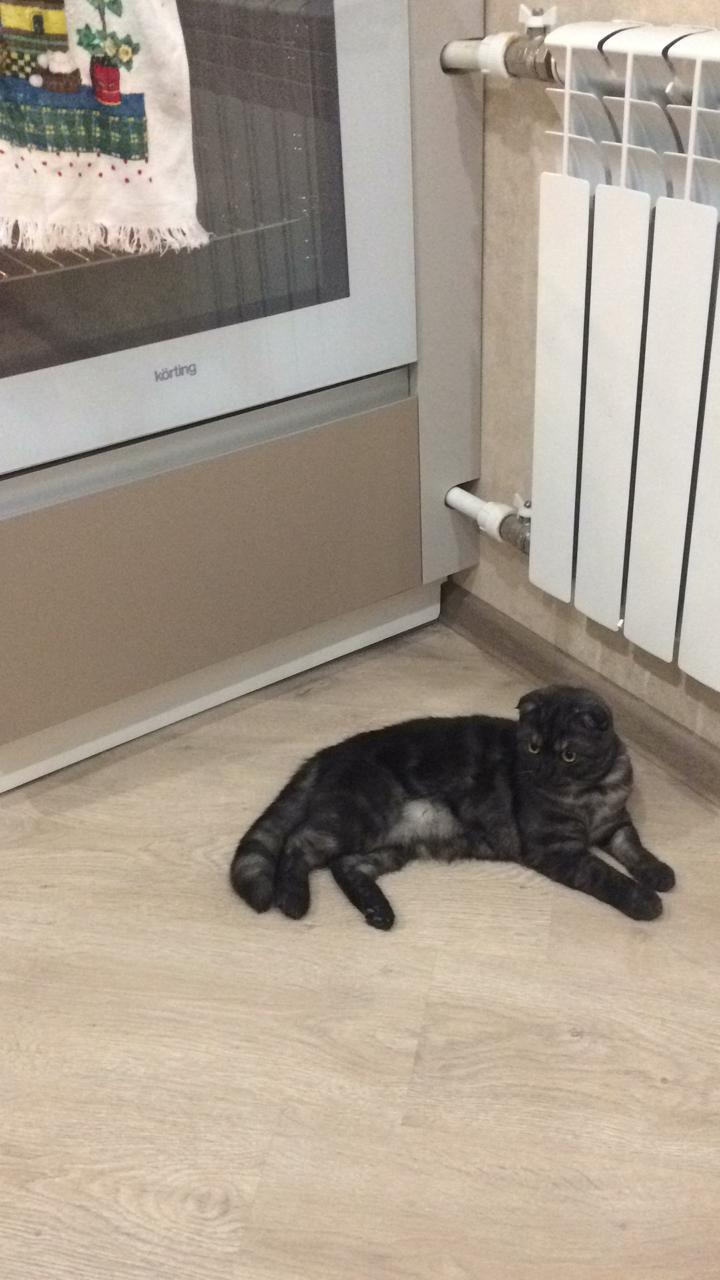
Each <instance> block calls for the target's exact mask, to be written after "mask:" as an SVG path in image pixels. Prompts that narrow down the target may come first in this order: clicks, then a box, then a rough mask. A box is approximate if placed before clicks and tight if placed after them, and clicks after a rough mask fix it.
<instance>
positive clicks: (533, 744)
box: [528, 742, 540, 756]
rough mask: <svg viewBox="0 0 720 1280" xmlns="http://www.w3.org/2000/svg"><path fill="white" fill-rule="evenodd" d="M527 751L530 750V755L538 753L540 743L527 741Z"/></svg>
mask: <svg viewBox="0 0 720 1280" xmlns="http://www.w3.org/2000/svg"><path fill="white" fill-rule="evenodd" d="M528 751H529V752H530V755H531V756H536V755H538V754H539V752H540V743H539V742H528Z"/></svg>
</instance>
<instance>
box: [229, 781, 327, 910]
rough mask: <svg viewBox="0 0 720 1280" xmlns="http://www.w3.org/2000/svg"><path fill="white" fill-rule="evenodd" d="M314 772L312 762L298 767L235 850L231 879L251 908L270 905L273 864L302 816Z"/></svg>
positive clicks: (235, 888)
mask: <svg viewBox="0 0 720 1280" xmlns="http://www.w3.org/2000/svg"><path fill="white" fill-rule="evenodd" d="M314 775H315V767H314V765H312V764H311V763H308V764H304V765H303V766H302V767H301V768H300V769H298V771H297V773H295V774H294V775H293V777H292V778H291V779H290V781H289V782H288V783H287V784H286V786H284V787H283V789H282V791H281V792H280V794H279V795H278V796H277V797H276V798H275V799H274V800H273V802H272V804H270V805H268V807H267V809H266V810H265V812H264V813H261V815H260V817H259V818H258V820H257V822H254V823H253V825H252V826H251V827H250V830H249V831H246V833H245V835H244V836H243V838H242V840H241V841H240V843H239V845H238V847H237V849H236V850H235V856H234V858H233V860H232V864H231V866H230V883H231V884H232V887H233V889H234V890H235V892H236V893H239V895H240V897H241V898H242V899H243V900H244V901H245V902H247V904H248V906H250V907H252V908H253V910H254V911H267V910H268V908H269V907H271V906H272V901H273V892H274V887H275V868H276V866H277V862H278V859H279V857H280V854H281V853H282V851H283V849H284V847H285V841H286V840H287V838H288V836H289V835H290V834H291V832H292V831H294V830H295V828H296V827H297V826H298V824H299V823H300V822H302V820H303V818H304V817H305V812H306V809H307V797H308V795H309V792H310V789H311V787H312V785H313V779H314Z"/></svg>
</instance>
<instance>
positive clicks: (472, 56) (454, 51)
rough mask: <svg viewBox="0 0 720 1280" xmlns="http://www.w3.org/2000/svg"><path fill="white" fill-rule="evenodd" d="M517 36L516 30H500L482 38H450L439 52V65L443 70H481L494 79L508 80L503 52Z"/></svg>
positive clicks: (508, 74) (508, 73) (508, 75)
mask: <svg viewBox="0 0 720 1280" xmlns="http://www.w3.org/2000/svg"><path fill="white" fill-rule="evenodd" d="M517 38H518V37H517V32H516V31H502V32H500V33H499V34H498V35H494V36H485V37H484V38H483V39H477V40H451V41H450V43H449V44H446V45H445V48H444V49H443V51H442V53H441V54H440V65H441V66H442V69H443V71H483V72H484V73H485V75H487V76H492V77H493V79H495V80H509V79H510V72H509V71H508V69H507V67H506V65H505V54H506V52H507V48H508V45H509V44H511V43H512V41H513V40H517Z"/></svg>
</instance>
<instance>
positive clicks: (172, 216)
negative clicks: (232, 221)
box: [0, 0, 208, 253]
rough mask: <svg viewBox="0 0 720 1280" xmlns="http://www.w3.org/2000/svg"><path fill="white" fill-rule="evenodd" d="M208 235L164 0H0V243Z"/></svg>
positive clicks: (166, 243) (175, 23)
mask: <svg viewBox="0 0 720 1280" xmlns="http://www.w3.org/2000/svg"><path fill="white" fill-rule="evenodd" d="M207 239H208V237H207V233H206V232H205V231H204V230H203V228H202V226H201V225H200V223H199V221H198V217H197V183H196V179H195V168H194V162H193V150H192V122H191V114H190V80H189V74H188V64H187V56H186V53H185V43H184V40H183V34H182V28H181V26H180V19H179V17H178V11H177V6H176V3H175V0H8V2H7V3H6V2H5V0H0V246H2V247H5V248H10V247H14V248H19V249H23V250H28V251H30V252H36V253H52V252H53V251H54V250H61V249H69V250H73V249H77V250H92V249H95V248H100V247H104V248H107V249H113V250H119V251H122V252H138V253H148V252H162V251H164V250H166V249H169V248H172V249H181V248H194V247H196V246H198V245H201V244H205V243H206V242H207Z"/></svg>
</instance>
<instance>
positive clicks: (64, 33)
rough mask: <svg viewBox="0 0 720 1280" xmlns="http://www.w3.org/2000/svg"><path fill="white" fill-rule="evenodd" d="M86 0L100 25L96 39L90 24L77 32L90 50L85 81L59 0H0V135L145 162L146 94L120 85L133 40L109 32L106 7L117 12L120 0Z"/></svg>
mask: <svg viewBox="0 0 720 1280" xmlns="http://www.w3.org/2000/svg"><path fill="white" fill-rule="evenodd" d="M90 3H91V4H92V7H93V8H94V9H95V10H96V11H98V12H99V14H100V18H101V22H102V27H101V28H100V29H99V30H98V31H97V37H98V39H97V40H95V42H94V45H91V44H89V43H88V42H87V40H86V34H87V33H90V35H91V37H92V36H94V34H95V33H93V32H91V29H90V28H89V27H86V28H84V29H83V30H82V31H80V32H78V36H79V37H80V39H79V41H78V43H80V44H81V45H82V47H84V48H86V49H88V51H91V52H92V57H91V62H90V73H91V84H83V82H82V79H81V75H80V70H79V68H78V66H77V63H76V59H75V55H74V52H73V50H72V49H71V48H70V42H69V38H68V29H67V21H66V15H65V3H64V0H11V2H9V3H6V2H5V0H0V139H4V140H5V141H7V142H9V143H11V144H12V145H13V146H16V147H20V148H29V149H35V150H39V151H53V152H63V151H70V152H75V153H76V154H77V153H80V152H94V153H100V154H103V155H107V156H114V157H117V158H118V159H121V160H125V161H128V160H147V159H148V137H147V118H146V113H145V96H144V94H142V93H126V94H121V93H120V87H119V86H120V70H119V68H120V67H121V66H123V65H124V66H125V67H126V68H128V69H131V68H132V60H133V56H134V55H135V54H136V53H138V52H139V45H135V44H133V42H132V41H131V40H130V37H126V42H122V41H121V40H120V39H119V38H118V37H117V36H116V35H115V33H114V32H107V29H106V22H105V9H106V7H107V8H108V9H109V11H110V12H112V13H114V14H121V13H122V0H109V3H108V0H97V2H96V0H90ZM127 42H129V43H127ZM95 46H97V47H95ZM109 83H110V85H111V88H110V91H108V84H109Z"/></svg>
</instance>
